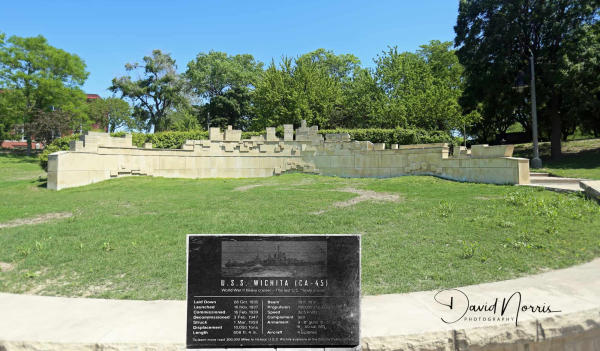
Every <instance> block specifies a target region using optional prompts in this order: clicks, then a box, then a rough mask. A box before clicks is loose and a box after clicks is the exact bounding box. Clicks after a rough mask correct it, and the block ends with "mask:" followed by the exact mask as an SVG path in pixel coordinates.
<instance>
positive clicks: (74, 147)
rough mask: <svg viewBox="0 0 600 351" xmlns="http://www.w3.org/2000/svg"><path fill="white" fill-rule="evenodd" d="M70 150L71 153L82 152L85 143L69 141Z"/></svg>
mask: <svg viewBox="0 0 600 351" xmlns="http://www.w3.org/2000/svg"><path fill="white" fill-rule="evenodd" d="M69 150H71V151H82V150H83V141H81V140H71V141H69Z"/></svg>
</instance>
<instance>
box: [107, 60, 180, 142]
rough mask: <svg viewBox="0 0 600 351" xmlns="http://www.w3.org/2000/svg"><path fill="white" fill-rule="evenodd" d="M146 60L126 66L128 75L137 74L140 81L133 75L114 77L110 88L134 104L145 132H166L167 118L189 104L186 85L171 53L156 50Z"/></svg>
mask: <svg viewBox="0 0 600 351" xmlns="http://www.w3.org/2000/svg"><path fill="white" fill-rule="evenodd" d="M143 61H144V63H143V64H139V63H128V64H126V65H125V69H126V70H127V71H128V72H135V71H137V72H139V74H140V76H141V78H139V79H136V80H134V79H133V78H132V77H131V76H130V75H126V76H122V77H118V78H113V80H112V85H111V86H110V87H109V89H110V90H111V91H112V92H114V93H119V94H120V95H121V98H124V99H128V100H130V101H131V103H132V104H133V115H134V117H135V118H136V119H137V120H139V121H141V122H143V123H145V126H146V127H145V129H146V130H151V129H152V128H154V131H155V132H159V131H163V130H167V129H168V128H169V123H168V122H169V119H168V118H167V115H168V114H169V113H170V112H171V111H173V110H175V109H177V108H179V107H180V106H187V104H188V103H187V95H186V88H187V85H186V82H185V80H184V79H182V77H181V76H180V75H179V74H178V73H177V65H176V64H175V60H174V59H173V58H171V55H170V54H166V53H163V52H162V51H160V50H153V51H152V55H151V56H144V58H143Z"/></svg>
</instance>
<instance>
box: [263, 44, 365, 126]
mask: <svg viewBox="0 0 600 351" xmlns="http://www.w3.org/2000/svg"><path fill="white" fill-rule="evenodd" d="M359 69H360V61H359V60H358V58H356V57H355V56H354V55H350V54H345V55H335V54H334V53H333V52H332V51H327V50H324V49H318V50H315V51H312V52H309V53H307V54H304V55H301V56H299V57H297V58H296V59H291V58H283V59H282V62H281V63H280V64H279V65H276V64H275V63H274V62H271V65H270V66H269V67H268V68H267V70H266V71H265V74H264V77H263V79H262V80H261V81H260V83H259V84H258V86H257V87H256V91H255V98H254V101H255V105H256V110H257V117H256V119H255V121H254V123H253V128H254V129H262V128H264V127H268V126H276V125H281V124H284V123H289V124H295V125H299V124H300V121H301V120H306V121H307V122H308V123H309V124H313V125H318V126H320V127H322V128H331V127H336V126H339V124H337V123H344V122H345V121H346V120H351V119H352V118H347V116H346V115H347V109H346V106H345V104H344V101H345V100H344V91H345V90H346V89H347V88H348V87H349V86H350V85H351V84H352V82H353V80H354V75H355V72H357V71H358V70H359Z"/></svg>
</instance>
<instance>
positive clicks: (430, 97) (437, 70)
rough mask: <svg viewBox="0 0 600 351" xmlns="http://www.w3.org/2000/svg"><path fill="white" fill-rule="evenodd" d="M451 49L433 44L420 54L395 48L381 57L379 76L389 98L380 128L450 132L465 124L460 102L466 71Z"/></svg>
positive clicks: (421, 49) (378, 62)
mask: <svg viewBox="0 0 600 351" xmlns="http://www.w3.org/2000/svg"><path fill="white" fill-rule="evenodd" d="M451 46H452V43H451V42H440V41H431V42H430V43H429V44H427V45H422V46H421V47H420V49H419V50H418V51H417V52H416V53H412V52H398V49H397V48H396V47H391V48H389V49H388V50H387V51H384V52H383V53H382V54H381V55H379V56H378V57H377V59H376V60H375V62H376V64H377V67H376V70H375V76H376V79H377V82H378V85H379V86H380V87H381V88H382V89H383V91H384V93H385V97H386V99H385V100H383V105H382V106H380V108H379V110H380V114H381V115H382V118H381V120H380V122H379V123H380V127H386V128H392V127H405V126H413V127H419V128H424V129H429V130H446V131H450V130H451V129H454V128H457V127H458V126H459V124H460V123H462V122H464V116H463V113H462V108H461V106H460V105H459V103H458V99H459V97H460V96H461V94H462V89H463V87H462V80H461V76H462V71H463V68H462V66H461V65H460V64H459V62H458V59H457V57H456V55H455V52H454V51H453V50H451Z"/></svg>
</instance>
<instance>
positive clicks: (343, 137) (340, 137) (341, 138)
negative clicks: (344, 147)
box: [325, 133, 350, 142]
mask: <svg viewBox="0 0 600 351" xmlns="http://www.w3.org/2000/svg"><path fill="white" fill-rule="evenodd" d="M325 140H326V141H335V142H348V141H350V134H348V133H337V134H325Z"/></svg>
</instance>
